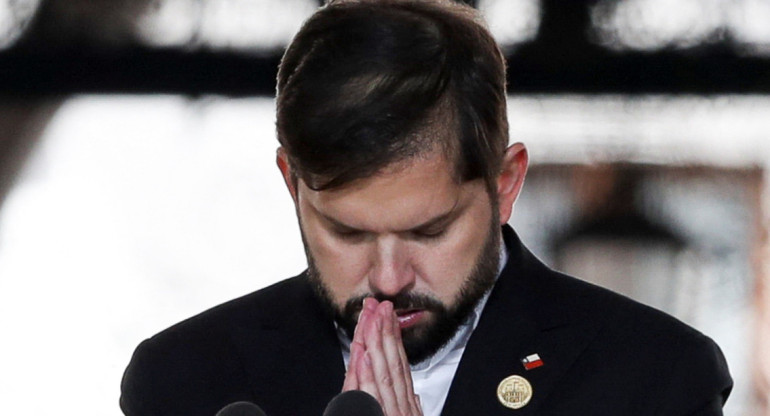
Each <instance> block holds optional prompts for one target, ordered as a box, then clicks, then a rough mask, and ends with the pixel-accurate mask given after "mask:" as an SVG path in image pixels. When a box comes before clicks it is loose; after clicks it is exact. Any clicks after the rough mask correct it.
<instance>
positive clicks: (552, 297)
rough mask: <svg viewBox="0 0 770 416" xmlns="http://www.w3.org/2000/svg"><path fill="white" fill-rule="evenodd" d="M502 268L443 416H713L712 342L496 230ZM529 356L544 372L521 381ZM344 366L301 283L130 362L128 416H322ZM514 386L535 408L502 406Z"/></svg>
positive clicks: (185, 331) (720, 366) (720, 374)
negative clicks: (252, 408)
mask: <svg viewBox="0 0 770 416" xmlns="http://www.w3.org/2000/svg"><path fill="white" fill-rule="evenodd" d="M504 236H505V240H506V245H507V247H508V250H509V260H508V263H507V265H506V266H505V268H504V270H503V272H502V274H501V276H500V278H499V279H498V282H497V284H496V285H495V288H494V290H493V291H492V294H491V295H490V297H489V301H488V303H487V305H486V307H485V309H484V311H483V313H482V316H481V319H480V321H479V324H478V327H477V328H476V330H475V331H474V332H473V335H472V336H471V338H470V340H469V342H468V345H467V347H466V350H465V353H464V355H463V358H462V361H461V362H460V365H459V367H458V369H457V373H456V375H455V377H454V381H453V382H452V386H451V388H450V391H449V396H448V398H447V401H446V404H445V406H444V410H443V413H442V415H444V416H460V415H485V416H495V415H500V416H503V415H506V416H524V415H612V416H618V415H719V414H722V411H721V408H722V405H723V403H724V401H725V400H726V399H727V395H728V394H729V392H730V389H731V386H732V381H731V379H730V376H729V374H728V371H727V364H726V363H725V360H724V357H723V356H722V353H721V351H720V350H719V348H718V347H717V345H716V344H714V342H713V341H711V340H710V339H709V338H707V337H706V336H704V335H702V334H700V333H699V332H697V331H695V330H694V329H692V328H690V327H687V326H686V325H684V324H682V323H681V322H679V321H677V320H675V319H674V318H672V317H670V316H668V315H665V314H664V313H662V312H659V311H656V310H654V309H651V308H649V307H646V306H643V305H641V304H639V303H636V302H633V301H631V300H629V299H627V298H624V297H621V296H619V295H617V294H614V293H612V292H609V291H607V290H605V289H601V288H598V287H596V286H593V285H590V284H588V283H585V282H582V281H580V280H577V279H575V278H572V277H569V276H565V275H562V274H560V273H557V272H555V271H553V270H550V269H549V268H547V267H546V266H545V265H543V264H542V263H541V262H540V261H539V260H538V259H536V258H535V257H534V256H533V255H532V254H531V253H530V252H529V251H528V250H527V249H526V248H524V246H522V245H521V243H520V242H519V240H518V238H517V237H516V235H515V234H514V233H513V230H511V229H510V228H508V227H506V228H505V230H504ZM534 353H537V354H539V356H540V357H541V359H542V361H543V363H544V365H543V366H541V367H538V368H535V369H532V370H529V371H527V370H525V369H524V367H523V365H522V363H521V359H522V358H524V357H526V356H528V355H530V354H534ZM344 370H345V369H344V364H343V360H342V354H341V352H340V346H339V342H338V340H337V337H336V333H335V329H334V326H333V324H332V321H331V319H330V318H329V317H328V316H327V315H326V314H325V313H324V311H323V309H322V308H321V306H320V304H319V303H318V301H317V300H316V298H315V297H314V294H313V291H312V289H311V287H310V285H309V284H308V282H307V280H306V278H305V276H304V274H302V275H300V276H297V277H294V278H292V279H288V280H285V281H283V282H280V283H277V284H275V285H273V286H270V287H268V288H266V289H263V290H260V291H257V292H255V293H252V294H249V295H246V296H244V297H242V298H239V299H236V300H233V301H230V302H228V303H225V304H223V305H220V306H218V307H216V308H214V309H211V310H209V311H207V312H204V313H202V314H200V315H198V316H195V317H193V318H191V319H188V320H186V321H184V322H182V323H180V324H177V325H175V326H173V327H171V328H169V329H167V330H165V331H163V332H161V333H160V334H158V335H156V336H154V337H152V338H150V339H148V340H146V341H144V342H143V343H142V344H141V345H139V347H138V348H137V349H136V352H135V353H134V356H133V358H132V360H131V363H130V364H129V366H128V369H127V370H126V373H125V375H124V378H123V384H122V396H121V398H120V405H121V407H122V409H123V412H124V413H125V414H126V415H128V416H154V415H157V416H161V415H162V416H174V415H179V416H182V415H184V416H197V415H200V416H213V415H214V414H215V413H216V412H217V411H218V410H219V409H220V408H222V407H223V406H225V405H226V404H228V403H231V402H234V401H238V400H248V401H252V402H254V403H257V404H258V405H259V406H260V407H262V408H263V409H264V410H265V412H266V413H267V415H268V416H283V415H286V416H288V415H299V416H320V415H321V414H322V412H323V409H324V408H325V406H326V404H327V403H328V402H329V400H330V399H331V398H332V397H333V396H334V395H335V394H337V393H339V391H340V388H341V386H342V381H343V378H344ZM513 374H518V375H521V376H523V377H525V378H526V379H527V380H529V382H530V384H531V385H532V389H533V396H532V399H531V401H530V402H529V404H527V405H526V406H525V407H523V408H521V409H518V410H511V409H508V408H506V407H503V406H502V405H501V404H500V403H499V402H498V399H497V394H496V391H497V386H498V384H499V383H500V381H501V380H503V379H504V378H506V377H508V376H510V375H513Z"/></svg>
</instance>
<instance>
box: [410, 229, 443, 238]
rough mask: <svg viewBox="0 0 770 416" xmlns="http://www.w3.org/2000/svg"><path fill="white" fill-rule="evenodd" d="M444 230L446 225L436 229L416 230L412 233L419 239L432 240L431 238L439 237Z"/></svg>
mask: <svg viewBox="0 0 770 416" xmlns="http://www.w3.org/2000/svg"><path fill="white" fill-rule="evenodd" d="M445 232H446V227H444V228H441V229H438V230H428V231H416V232H414V235H415V237H417V238H419V239H426V240H432V239H437V238H440V237H441V236H443V235H444V233H445Z"/></svg>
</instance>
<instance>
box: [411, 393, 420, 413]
mask: <svg viewBox="0 0 770 416" xmlns="http://www.w3.org/2000/svg"><path fill="white" fill-rule="evenodd" d="M412 415H414V416H422V402H421V401H420V395H419V394H415V395H414V406H413V407H412Z"/></svg>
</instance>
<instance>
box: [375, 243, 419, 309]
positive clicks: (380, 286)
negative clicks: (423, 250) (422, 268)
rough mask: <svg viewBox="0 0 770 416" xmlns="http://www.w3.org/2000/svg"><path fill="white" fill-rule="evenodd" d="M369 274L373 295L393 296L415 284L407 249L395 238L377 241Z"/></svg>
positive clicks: (405, 245) (404, 244)
mask: <svg viewBox="0 0 770 416" xmlns="http://www.w3.org/2000/svg"><path fill="white" fill-rule="evenodd" d="M375 250H376V253H374V256H373V264H372V268H371V270H370V272H369V288H370V289H371V291H372V292H373V293H375V294H380V295H383V296H395V295H397V294H399V293H401V292H405V291H408V290H410V289H411V288H412V287H413V286H414V283H415V273H414V269H413V267H412V265H411V259H410V257H411V256H410V253H409V247H408V246H407V244H406V243H405V242H403V241H399V239H398V237H397V236H386V237H382V238H380V239H378V241H377V244H376V248H375Z"/></svg>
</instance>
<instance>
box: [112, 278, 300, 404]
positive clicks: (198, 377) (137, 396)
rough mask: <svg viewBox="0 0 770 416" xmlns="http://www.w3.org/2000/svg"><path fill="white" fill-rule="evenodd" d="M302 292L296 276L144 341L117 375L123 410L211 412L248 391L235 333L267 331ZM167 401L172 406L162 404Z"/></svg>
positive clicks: (241, 396) (215, 308) (296, 300)
mask: <svg viewBox="0 0 770 416" xmlns="http://www.w3.org/2000/svg"><path fill="white" fill-rule="evenodd" d="M308 291H309V285H308V284H307V283H306V281H305V278H304V275H300V276H297V277H294V278H291V279H287V280H284V281H281V282H279V283H276V284H274V285H272V286H269V287H267V288H264V289H261V290H259V291H256V292H253V293H250V294H248V295H245V296H242V297H240V298H237V299H234V300H231V301H228V302H226V303H223V304H221V305H219V306H216V307H213V308H211V309H209V310H207V311H205V312H202V313H200V314H198V315H196V316H193V317H191V318H188V319H186V320H184V321H182V322H180V323H178V324H176V325H173V326H171V327H169V328H167V329H165V330H163V331H161V332H160V333H158V334H156V335H154V336H152V337H151V338H149V339H146V340H145V341H143V342H142V343H141V344H140V345H139V346H138V347H137V348H136V350H135V351H134V354H133V356H132V358H131V362H130V364H129V365H128V367H127V369H126V371H125V373H124V376H123V381H122V384H121V399H120V404H121V408H122V409H123V411H124V413H125V414H126V415H153V414H158V415H160V414H166V415H172V414H183V413H184V412H187V411H189V413H188V414H205V412H206V411H209V413H210V414H214V413H216V411H217V410H218V409H219V407H221V405H220V404H221V403H227V402H231V401H236V400H242V399H243V396H244V395H246V394H248V392H247V391H245V389H246V385H247V383H246V380H245V375H244V373H243V358H242V354H241V352H240V351H239V345H238V337H240V336H241V335H242V334H251V333H257V334H270V333H271V331H262V329H263V328H265V327H270V326H272V325H274V324H275V323H276V322H275V321H276V318H275V317H277V316H286V315H287V314H289V313H290V311H292V310H296V309H297V308H299V306H298V304H300V303H302V302H304V301H305V300H304V299H303V297H306V296H307V292H308ZM272 332H275V331H272ZM259 336H261V337H264V336H268V335H259ZM264 341H265V342H258V343H255V348H257V349H258V348H263V347H264V345H265V344H267V340H264ZM255 353H256V354H259V351H255ZM177 396H178V397H177ZM161 397H162V399H161ZM172 404H173V406H175V407H174V408H170V407H167V406H170V405H172ZM184 406H190V407H191V409H185V407H184ZM207 406H208V407H209V408H208V409H207ZM196 407H197V408H198V409H195V408H196ZM204 409H207V410H204ZM198 412H200V413H198Z"/></svg>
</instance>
